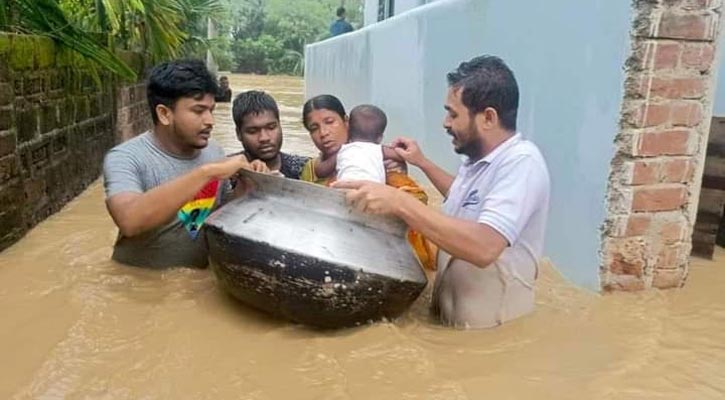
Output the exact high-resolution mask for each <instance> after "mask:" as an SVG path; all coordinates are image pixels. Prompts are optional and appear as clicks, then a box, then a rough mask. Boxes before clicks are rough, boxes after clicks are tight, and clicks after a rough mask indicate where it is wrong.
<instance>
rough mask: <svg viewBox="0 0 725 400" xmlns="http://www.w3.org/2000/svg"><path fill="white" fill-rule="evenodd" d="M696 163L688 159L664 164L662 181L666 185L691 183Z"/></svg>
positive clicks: (669, 161)
mask: <svg viewBox="0 0 725 400" xmlns="http://www.w3.org/2000/svg"><path fill="white" fill-rule="evenodd" d="M694 172H695V166H694V163H693V162H692V161H690V160H686V159H674V160H667V161H665V162H664V164H663V167H662V181H663V182H666V183H689V182H691V181H692V178H693V176H694Z"/></svg>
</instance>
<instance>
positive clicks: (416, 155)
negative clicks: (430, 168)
mask: <svg viewBox="0 0 725 400" xmlns="http://www.w3.org/2000/svg"><path fill="white" fill-rule="evenodd" d="M391 147H393V148H394V149H395V152H396V153H398V154H399V155H400V156H401V157H403V159H404V160H405V161H406V162H408V163H410V164H413V165H415V166H416V167H420V166H421V164H423V163H424V162H425V161H426V158H425V156H424V155H423V152H422V151H421V150H420V147H419V146H418V143H417V142H416V141H415V140H413V139H410V138H406V137H399V138H397V139H395V140H393V143H391Z"/></svg>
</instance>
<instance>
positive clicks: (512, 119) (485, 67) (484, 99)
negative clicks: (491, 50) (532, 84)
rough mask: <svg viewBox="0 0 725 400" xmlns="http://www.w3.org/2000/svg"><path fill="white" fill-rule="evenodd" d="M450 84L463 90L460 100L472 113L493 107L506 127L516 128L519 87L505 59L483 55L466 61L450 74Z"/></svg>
mask: <svg viewBox="0 0 725 400" xmlns="http://www.w3.org/2000/svg"><path fill="white" fill-rule="evenodd" d="M448 85H449V86H450V87H451V88H454V89H459V88H460V89H463V93H462V94H461V99H462V101H463V104H464V105H465V106H466V108H468V112H469V113H471V115H474V114H478V113H480V112H482V111H483V110H485V109H486V108H489V107H490V108H493V109H494V110H496V112H497V113H498V117H499V119H500V121H501V126H502V127H503V128H504V129H506V130H509V131H515V130H516V116H517V113H518V108H519V87H518V84H517V83H516V78H515V77H514V73H513V72H512V71H511V69H509V67H508V66H507V65H506V63H504V62H503V60H502V59H500V58H498V57H496V56H491V55H484V56H479V57H475V58H473V59H471V60H470V61H465V62H463V63H461V65H459V66H458V68H456V69H455V70H454V71H452V72H450V73H449V74H448Z"/></svg>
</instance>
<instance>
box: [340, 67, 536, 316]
mask: <svg viewBox="0 0 725 400" xmlns="http://www.w3.org/2000/svg"><path fill="white" fill-rule="evenodd" d="M448 83H449V89H448V96H447V99H446V104H445V109H446V111H447V115H446V117H445V121H444V123H443V127H444V128H445V129H446V131H447V132H448V134H449V135H451V136H452V137H453V140H452V144H453V147H454V150H455V151H456V153H459V154H462V155H463V159H464V161H463V165H461V167H460V169H459V171H458V174H457V175H456V177H455V178H454V177H453V176H451V175H450V174H448V173H447V172H446V171H444V170H443V169H441V168H440V167H438V166H437V165H435V164H433V163H432V162H431V161H430V160H428V159H427V158H426V157H425V156H424V155H423V153H422V152H421V150H420V148H419V147H418V145H417V143H416V142H415V141H413V140H411V139H407V138H399V139H397V140H396V141H395V142H394V146H395V147H396V151H397V152H398V154H400V155H401V156H402V157H403V158H404V159H405V160H406V161H407V162H409V163H410V164H413V165H415V166H417V167H419V168H420V169H421V170H422V171H423V172H424V173H425V174H426V175H427V176H428V178H429V179H430V180H431V182H432V183H433V185H434V186H435V187H436V188H437V189H438V190H439V191H440V192H441V193H442V194H443V195H444V196H445V197H446V201H445V203H444V204H443V210H442V212H438V211H436V210H433V209H430V208H428V207H426V206H424V205H422V204H420V203H419V202H417V201H415V199H413V198H412V197H410V196H407V195H406V194H405V193H402V192H400V191H396V190H394V189H391V188H388V187H385V186H384V185H379V184H375V183H370V182H359V181H357V182H351V181H347V182H338V183H337V184H336V185H335V187H338V188H343V189H349V191H348V193H347V198H348V201H349V202H350V203H351V204H353V205H354V206H355V207H356V208H357V209H359V210H361V211H365V212H369V213H374V214H392V215H396V216H398V217H400V218H401V219H403V220H404V221H405V222H406V223H407V224H408V225H409V226H410V227H411V228H412V229H415V230H417V231H419V232H420V233H422V234H423V235H424V236H426V237H427V238H428V239H429V240H430V241H432V242H433V243H435V244H436V245H438V247H439V249H440V252H439V255H438V260H437V266H438V269H437V272H436V280H435V284H434V289H433V298H432V310H433V312H434V313H435V314H436V315H438V316H439V318H440V319H441V321H442V322H444V323H446V324H449V325H452V326H456V327H465V328H488V327H494V326H497V325H500V324H502V323H503V322H505V321H508V320H511V319H514V318H517V317H519V316H522V315H524V314H527V313H529V312H531V311H533V308H534V281H535V279H536V275H537V272H538V261H539V259H540V258H541V256H542V252H543V247H544V233H545V230H546V218H547V212H548V205H549V190H550V182H549V173H548V170H547V167H546V163H545V161H544V158H543V157H542V155H541V153H540V152H539V150H538V149H537V147H536V146H535V145H534V144H533V143H532V142H529V141H527V140H525V139H523V138H522V137H521V135H520V134H518V133H517V132H516V115H517V111H518V103H519V93H518V86H517V83H516V79H515V77H514V75H513V72H511V70H510V69H509V68H508V67H507V66H506V64H505V63H504V62H503V61H502V60H501V59H499V58H498V57H493V56H481V57H476V58H474V59H472V60H470V61H468V62H464V63H462V64H461V65H460V66H459V67H458V68H457V69H456V70H455V71H453V72H451V73H449V74H448Z"/></svg>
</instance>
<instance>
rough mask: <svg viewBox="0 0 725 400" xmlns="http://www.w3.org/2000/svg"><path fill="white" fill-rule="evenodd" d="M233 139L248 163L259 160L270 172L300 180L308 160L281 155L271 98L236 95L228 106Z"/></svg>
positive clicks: (255, 94)
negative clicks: (234, 131)
mask: <svg viewBox="0 0 725 400" xmlns="http://www.w3.org/2000/svg"><path fill="white" fill-rule="evenodd" d="M232 116H233V117H234V125H236V129H237V138H239V141H240V142H242V146H243V147H244V152H243V154H244V155H245V156H246V157H247V160H249V161H250V162H251V161H252V160H261V161H263V162H264V163H265V164H267V167H268V168H269V169H270V171H279V173H281V174H282V175H284V176H285V177H287V178H291V179H300V174H301V173H302V168H303V167H304V165H305V163H307V161H308V160H309V158H308V157H303V156H296V155H292V154H287V153H282V152H281V151H280V149H281V148H282V125H281V124H280V123H279V108H278V107H277V103H276V102H275V101H274V99H273V98H272V96H270V95H268V94H267V93H265V92H261V91H258V90H250V91H247V92H243V93H240V94H239V95H238V96H237V97H236V98H235V99H234V104H233V105H232Z"/></svg>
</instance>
